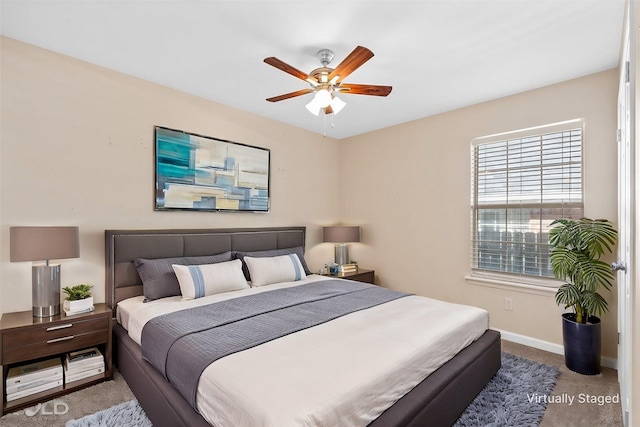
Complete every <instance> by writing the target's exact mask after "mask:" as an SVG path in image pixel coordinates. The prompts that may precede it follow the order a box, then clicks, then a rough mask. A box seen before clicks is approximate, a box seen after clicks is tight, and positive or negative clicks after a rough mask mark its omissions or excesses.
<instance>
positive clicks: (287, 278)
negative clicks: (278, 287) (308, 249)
mask: <svg viewBox="0 0 640 427" xmlns="http://www.w3.org/2000/svg"><path fill="white" fill-rule="evenodd" d="M244 262H246V263H247V267H248V268H249V273H250V274H251V286H264V285H271V284H272V283H279V282H294V281H296V280H301V279H302V278H304V277H306V274H305V272H304V267H302V263H301V262H300V258H298V255H296V254H289V255H281V256H274V257H260V258H254V257H249V256H246V257H244Z"/></svg>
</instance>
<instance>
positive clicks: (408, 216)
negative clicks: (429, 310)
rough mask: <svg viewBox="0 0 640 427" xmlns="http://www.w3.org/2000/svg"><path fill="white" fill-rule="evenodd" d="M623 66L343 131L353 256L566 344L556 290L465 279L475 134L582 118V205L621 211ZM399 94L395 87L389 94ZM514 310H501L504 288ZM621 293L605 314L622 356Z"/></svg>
mask: <svg viewBox="0 0 640 427" xmlns="http://www.w3.org/2000/svg"><path fill="white" fill-rule="evenodd" d="M617 82H618V74H617V71H616V70H610V71H606V72H603V73H598V74H594V75H590V76H586V77H583V78H579V79H576V80H571V81H567V82H564V83H561V84H557V85H553V86H549V87H545V88H542V89H538V90H532V91H529V92H525V93H521V94H518V95H514V96H510V97H506V98H501V99H497V100H494V101H490V102H486V103H483V104H478V105H474V106H470V107H467V108H463V109H460V110H456V111H452V112H448V113H445V114H440V115H437V116H433V117H429V118H425V119H421V120H417V121H413V122H409V123H406V124H402V125H399V126H395V127H391V128H386V129H383V130H380V131H376V132H372V133H369V134H366V135H360V136H356V137H353V138H349V139H347V140H343V141H342V151H341V156H340V158H341V165H340V179H341V180H340V185H341V187H342V188H346V189H348V191H346V192H343V193H341V199H340V208H341V211H340V218H341V219H342V220H343V221H345V222H347V223H354V224H362V226H363V230H362V235H363V241H364V242H363V244H358V245H354V246H353V248H352V251H351V254H352V257H353V258H354V259H356V260H358V261H359V262H360V263H361V264H362V265H363V266H365V267H371V268H375V269H376V274H377V275H378V277H379V280H380V283H381V284H382V285H384V286H388V287H391V288H397V289H402V290H405V291H410V292H415V293H417V294H420V295H426V296H430V297H434V298H439V299H443V300H448V301H454V302H459V303H465V304H473V305H478V306H481V307H483V308H485V309H487V310H489V311H490V315H491V324H492V326H493V327H496V328H500V329H503V330H506V331H509V332H513V333H517V334H522V335H525V336H529V337H533V338H537V339H540V340H544V341H548V342H552V343H557V344H562V331H561V320H560V313H561V310H560V309H559V308H558V307H557V306H556V304H555V302H554V299H553V294H547V295H534V294H529V293H523V292H518V291H515V290H514V291H512V290H501V289H495V288H487V287H483V286H477V285H471V284H468V283H467V282H466V281H465V279H464V276H465V275H466V274H468V273H469V258H470V255H469V254H470V245H469V236H470V226H469V221H470V207H469V203H470V182H471V181H470V141H471V139H473V138H475V137H479V136H484V135H490V134H495V133H499V132H506V131H510V130H517V129H522V128H527V127H532V126H537V125H543V124H548V123H554V122H559V121H563V120H568V119H574V118H584V119H585V129H586V131H585V137H584V143H585V145H584V173H585V183H584V188H585V197H584V199H585V215H586V216H589V217H598V218H600V217H604V218H608V219H611V220H612V221H614V222H616V221H617V190H616V189H617V143H616V129H617V126H616V106H617V104H616V96H617ZM392 96H393V95H392ZM505 297H510V298H512V299H513V311H505V310H504V298H505ZM616 298H617V297H616V295H615V294H611V295H609V297H608V301H609V307H610V312H609V314H608V315H607V316H605V318H604V320H603V322H604V324H603V356H605V357H611V358H616V354H617V350H616V337H617V332H616V331H617V326H616V316H617V312H616ZM424 326H425V327H428V325H424Z"/></svg>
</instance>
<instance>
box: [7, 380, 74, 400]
mask: <svg viewBox="0 0 640 427" xmlns="http://www.w3.org/2000/svg"><path fill="white" fill-rule="evenodd" d="M62 383H63V380H62V377H60V378H59V379H57V380H54V381H51V382H48V383H44V384H41V385H39V386H37V387H31V388H27V389H24V390H20V391H16V392H15V393H7V402H11V401H13V400H16V399H20V398H22V397H27V396H31V395H32V394H36V393H40V392H41V391H45V390H49V389H52V388H55V387H58V386H61V385H62Z"/></svg>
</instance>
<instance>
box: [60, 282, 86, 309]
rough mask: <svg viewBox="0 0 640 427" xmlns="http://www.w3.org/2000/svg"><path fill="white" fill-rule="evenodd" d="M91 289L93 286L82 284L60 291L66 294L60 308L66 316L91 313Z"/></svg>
mask: <svg viewBox="0 0 640 427" xmlns="http://www.w3.org/2000/svg"><path fill="white" fill-rule="evenodd" d="M91 288H93V286H91V285H87V284H84V283H83V284H80V285H75V286H72V287H68V286H66V287H64V288H62V291H63V292H64V293H65V294H67V298H66V299H65V300H64V303H63V304H62V308H63V309H64V312H65V313H66V314H67V315H68V316H70V315H72V314H79V313H86V312H89V311H93V297H92V296H91Z"/></svg>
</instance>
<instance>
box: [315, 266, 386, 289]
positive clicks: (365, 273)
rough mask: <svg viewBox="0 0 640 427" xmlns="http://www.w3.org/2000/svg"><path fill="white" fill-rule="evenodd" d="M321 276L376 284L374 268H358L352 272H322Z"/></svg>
mask: <svg viewBox="0 0 640 427" xmlns="http://www.w3.org/2000/svg"><path fill="white" fill-rule="evenodd" d="M323 276H327V277H338V278H340V279H349V280H356V281H358V282H365V283H371V284H374V285H375V284H376V279H375V270H365V269H364V268H359V269H358V271H356V272H354V273H338V274H323Z"/></svg>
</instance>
